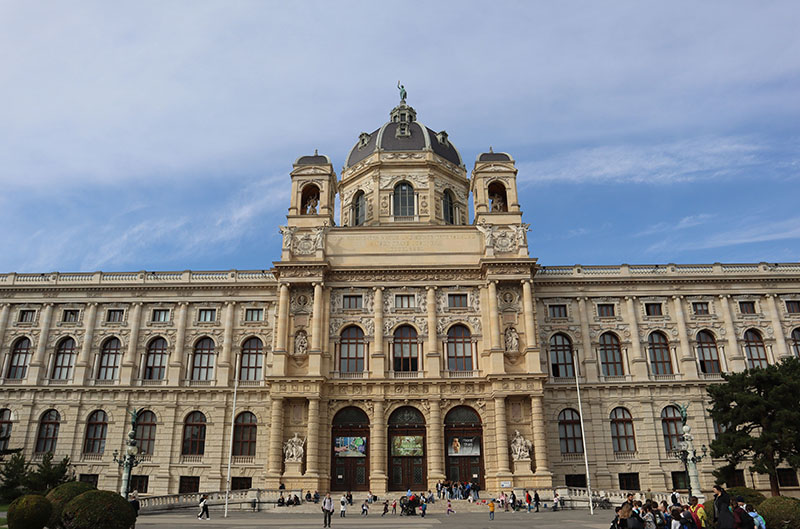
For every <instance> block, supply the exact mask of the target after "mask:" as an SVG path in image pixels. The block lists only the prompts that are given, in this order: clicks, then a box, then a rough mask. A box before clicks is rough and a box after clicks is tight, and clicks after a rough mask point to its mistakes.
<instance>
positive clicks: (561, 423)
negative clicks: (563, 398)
mask: <svg viewBox="0 0 800 529" xmlns="http://www.w3.org/2000/svg"><path fill="white" fill-rule="evenodd" d="M558 438H559V440H560V441H561V453H562V454H582V453H583V433H582V432H581V416H580V415H578V412H577V411H575V410H573V409H572V408H567V409H565V410H561V413H559V414H558Z"/></svg>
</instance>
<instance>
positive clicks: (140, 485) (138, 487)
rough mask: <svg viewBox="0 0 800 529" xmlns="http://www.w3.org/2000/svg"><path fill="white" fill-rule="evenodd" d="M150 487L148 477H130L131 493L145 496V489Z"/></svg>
mask: <svg viewBox="0 0 800 529" xmlns="http://www.w3.org/2000/svg"><path fill="white" fill-rule="evenodd" d="M149 486H150V476H145V475H141V474H140V475H136V474H134V475H133V476H131V486H130V487H129V490H130V491H131V492H134V491H136V492H138V493H139V494H147V488H148V487H149Z"/></svg>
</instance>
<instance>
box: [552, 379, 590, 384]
mask: <svg viewBox="0 0 800 529" xmlns="http://www.w3.org/2000/svg"><path fill="white" fill-rule="evenodd" d="M584 381H585V380H584V378H583V377H578V382H580V383H581V384H583V383H584ZM550 383H551V384H575V377H550Z"/></svg>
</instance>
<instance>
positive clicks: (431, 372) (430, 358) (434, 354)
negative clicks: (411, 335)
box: [425, 287, 441, 378]
mask: <svg viewBox="0 0 800 529" xmlns="http://www.w3.org/2000/svg"><path fill="white" fill-rule="evenodd" d="M427 296H428V298H427V305H428V344H427V347H426V349H427V350H426V352H425V376H426V377H428V378H439V377H440V376H441V353H440V352H439V340H438V339H437V336H436V287H428V292H427Z"/></svg>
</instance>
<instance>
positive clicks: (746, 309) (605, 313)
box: [547, 300, 800, 319]
mask: <svg viewBox="0 0 800 529" xmlns="http://www.w3.org/2000/svg"><path fill="white" fill-rule="evenodd" d="M739 312H740V313H741V314H756V302H755V301H740V302H739ZM644 313H645V315H647V316H663V315H664V309H663V303H659V302H653V303H645V304H644ZM692 313H693V314H694V315H695V316H707V315H709V314H710V311H709V304H708V302H707V301H695V302H692ZM786 313H787V314H800V300H786ZM547 314H548V315H549V317H550V318H552V319H564V318H567V305H566V304H563V303H560V304H552V305H550V304H548V305H547ZM597 316H598V317H599V318H613V317H615V316H616V306H615V305H614V303H598V304H597Z"/></svg>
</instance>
